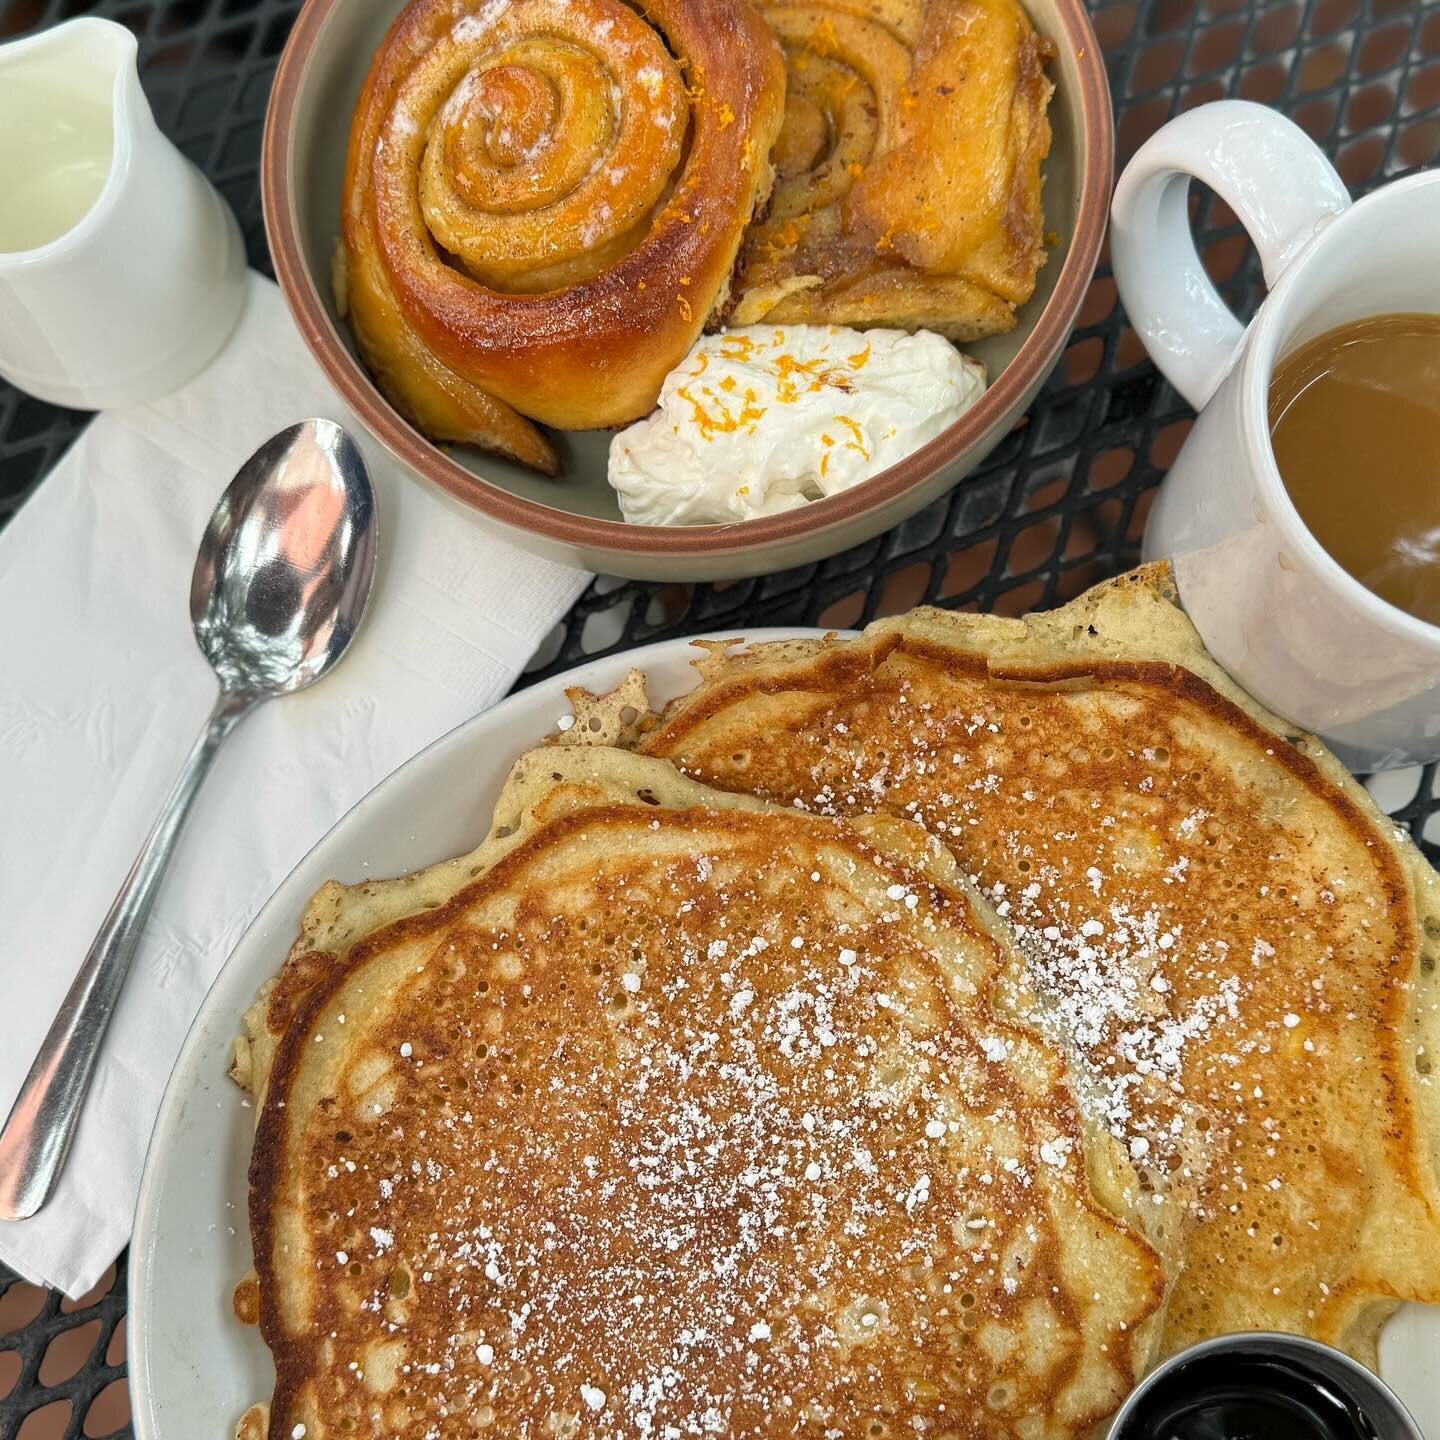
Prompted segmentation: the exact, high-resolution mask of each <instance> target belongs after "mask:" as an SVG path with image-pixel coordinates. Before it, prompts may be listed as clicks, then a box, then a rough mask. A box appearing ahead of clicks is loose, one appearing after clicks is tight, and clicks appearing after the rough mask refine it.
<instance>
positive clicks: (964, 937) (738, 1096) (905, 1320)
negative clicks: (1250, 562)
mask: <svg viewBox="0 0 1440 1440" xmlns="http://www.w3.org/2000/svg"><path fill="white" fill-rule="evenodd" d="M1164 583H1165V576H1164V575H1163V573H1160V572H1153V571H1151V572H1137V573H1136V574H1135V575H1132V576H1128V577H1123V578H1122V579H1121V580H1120V581H1117V582H1112V583H1111V584H1109V585H1107V586H1104V587H1101V588H1100V589H1098V590H1096V591H1092V592H1090V593H1089V594H1088V595H1086V596H1082V597H1081V598H1080V599H1079V600H1077V601H1075V602H1073V603H1072V604H1071V605H1069V606H1066V607H1065V608H1064V609H1062V610H1058V611H1055V612H1052V613H1050V614H1047V615H1040V616H1032V617H1029V618H1027V619H1026V620H1024V621H1007V620H1001V619H996V618H991V617H983V618H977V617H969V616H959V615H951V614H947V613H943V612H939V611H920V612H916V613H915V614H912V615H909V616H905V617H902V618H900V619H896V620H888V621H882V622H879V623H878V624H876V625H874V626H872V627H871V628H870V629H869V630H868V631H866V632H865V634H864V635H862V636H861V637H859V638H857V639H855V640H834V639H832V640H826V641H823V642H820V641H817V642H808V641H806V642H791V643H787V644H783V645H777V646H757V647H754V648H753V649H748V650H741V651H739V652H738V653H734V652H733V650H732V648H731V647H725V646H713V647H710V648H709V649H708V651H707V652H706V653H705V656H704V659H703V660H701V661H700V662H699V666H700V670H701V683H700V686H699V688H698V689H697V690H695V691H694V692H693V693H691V694H690V695H688V696H685V697H683V698H681V699H679V700H676V701H675V702H673V703H672V704H670V705H669V706H667V707H665V708H663V709H662V710H660V711H659V712H658V713H657V712H652V711H650V709H649V705H648V698H647V697H646V696H645V694H644V689H643V677H641V676H639V675H632V677H631V678H630V680H629V681H627V683H626V685H624V686H622V687H621V688H620V689H619V690H618V691H616V692H615V693H614V694H612V695H610V696H603V697H593V696H587V695H585V694H583V693H576V694H575V695H573V696H572V699H573V700H574V702H575V705H576V713H577V718H578V722H579V723H576V724H575V725H573V726H571V728H570V729H569V730H567V731H566V732H564V734H563V735H559V736H555V737H551V738H550V741H549V742H548V743H546V744H543V745H541V746H539V747H538V748H536V749H534V750H532V751H530V752H528V753H527V754H525V755H523V756H522V757H521V758H520V759H519V760H518V761H517V762H516V765H515V768H514V770H513V772H512V774H511V778H510V780H509V782H508V784H507V786H506V788H505V791H504V793H503V794H502V795H501V797H500V801H499V804H498V806H497V810H496V814H495V819H494V823H493V826H492V829H491V832H490V834H489V836H488V837H487V838H486V839H485V840H484V841H483V843H482V844H481V845H480V846H479V848H478V849H477V850H475V851H474V852H473V853H472V854H470V855H467V856H464V857H462V858H460V859H458V860H455V861H450V862H447V863H445V864H442V865H439V866H435V867H432V868H431V869H429V870H425V871H420V872H418V873H416V874H413V875H411V876H408V877H406V878H404V879H401V880H396V881H391V882H371V883H367V884H364V885H359V886H351V887H345V886H340V885H336V884H331V885H327V886H326V887H325V888H324V889H322V890H321V891H320V892H319V894H318V895H317V896H316V897H315V899H314V901H313V902H312V904H311V907H310V910H309V912H308V913H307V916H306V918H305V922H304V926H303V929H302V934H301V936H300V937H299V939H298V940H297V942H296V944H295V946H294V947H293V948H292V951H291V954H290V956H289V958H288V960H287V961H286V963H285V965H284V967H283V969H282V971H281V973H280V975H279V976H278V977H277V979H276V980H275V981H274V982H272V983H271V984H270V985H268V986H267V987H266V989H265V990H264V991H263V992H262V994H261V996H260V998H259V1000H258V1001H257V1003H256V1006H255V1007H254V1008H253V1009H252V1011H251V1012H250V1014H249V1015H248V1016H247V1017H246V1025H245V1030H246V1034H245V1037H244V1038H243V1039H242V1040H241V1041H240V1042H239V1043H238V1045H237V1060H236V1074H237V1078H238V1079H240V1080H241V1082H242V1083H243V1084H245V1085H246V1086H247V1087H248V1088H249V1089H251V1090H252V1091H253V1092H254V1093H255V1095H256V1096H257V1098H258V1099H260V1100H261V1101H262V1102H263V1103H260V1104H258V1105H257V1107H256V1108H257V1112H258V1116H259V1119H258V1129H257V1134H256V1142H255V1150H254V1159H253V1163H252V1168H251V1220H252V1231H253V1235H254V1240H255V1249H256V1271H257V1275H256V1277H253V1278H252V1279H251V1281H250V1282H249V1283H248V1284H247V1286H245V1287H243V1290H242V1294H243V1296H244V1303H243V1304H240V1305H238V1306H237V1309H240V1310H241V1311H243V1312H245V1313H247V1314H251V1313H258V1317H259V1320H260V1323H261V1327H262V1330H263V1333H264V1337H265V1339H266V1341H267V1343H268V1344H269V1345H270V1347H271V1349H272V1351H273V1352H274V1355H275V1360H276V1371H277V1383H276V1391H275V1396H274V1399H273V1401H272V1402H271V1403H270V1405H268V1406H257V1407H256V1408H255V1409H254V1410H253V1411H252V1412H250V1414H249V1415H247V1416H246V1417H245V1420H244V1421H243V1422H242V1434H244V1435H247V1436H255V1437H263V1436H269V1437H292V1440H293V1437H297V1436H309V1437H324V1440H331V1437H339V1436H360V1435H382V1434H383V1435H395V1436H402V1437H406V1440H411V1437H413V1440H420V1437H429V1440H461V1437H464V1440H474V1437H478V1436H481V1435H483V1434H485V1433H486V1432H487V1431H493V1433H495V1434H498V1435H506V1436H524V1437H529V1436H534V1437H552V1436H570V1435H574V1436H591V1435H593V1436H639V1437H647V1440H648V1437H655V1440H662V1437H681V1436H690V1435H733V1436H742V1435H743V1436H761V1435H764V1436H779V1435H812V1434H813V1435H814V1436H816V1437H840V1436H846V1437H849V1436H865V1437H875V1440H880V1437H884V1436H900V1435H924V1436H927V1437H930V1436H950V1437H972V1436H973V1437H1017V1440H1048V1437H1079V1436H1083V1435H1085V1434H1086V1433H1087V1432H1088V1431H1089V1430H1090V1429H1091V1428H1092V1427H1093V1426H1094V1425H1095V1424H1096V1422H1097V1421H1099V1420H1101V1419H1102V1418H1103V1417H1104V1416H1106V1415H1107V1414H1109V1413H1110V1412H1111V1411H1113V1410H1114V1408H1115V1407H1116V1406H1117V1405H1118V1404H1119V1402H1120V1401H1121V1400H1122V1399H1123V1397H1124V1395H1125V1393H1126V1392H1127V1390H1128V1389H1129V1388H1130V1386H1131V1385H1133V1383H1134V1381H1135V1379H1136V1378H1137V1377H1138V1375H1140V1374H1141V1373H1143V1371H1144V1370H1145V1369H1146V1368H1147V1367H1148V1366H1149V1365H1150V1364H1152V1363H1153V1362H1154V1361H1155V1360H1156V1359H1157V1358H1158V1357H1159V1356H1161V1355H1163V1354H1165V1353H1169V1352H1171V1351H1173V1350H1174V1349H1177V1348H1179V1347H1180V1346H1183V1345H1184V1344H1186V1343H1188V1342H1189V1341H1191V1340H1194V1339H1197V1338H1200V1337H1202V1336H1205V1335H1209V1334H1214V1333H1219V1332H1221V1331H1225V1330H1234V1329H1244V1328H1276V1329H1284V1330H1291V1331H1296V1332H1299V1333H1303V1334H1309V1335H1314V1336H1317V1337H1319V1338H1321V1339H1324V1340H1328V1341H1330V1342H1332V1343H1335V1344H1339V1345H1342V1346H1344V1347H1345V1348H1346V1349H1348V1350H1350V1351H1351V1353H1353V1354H1356V1355H1357V1356H1358V1357H1359V1358H1361V1359H1362V1360H1365V1361H1367V1362H1368V1363H1371V1364H1373V1363H1374V1361H1375V1344H1376V1337H1377V1334H1378V1330H1379V1326H1380V1324H1381V1322H1382V1321H1383V1319H1384V1317H1385V1316H1386V1315H1387V1314H1388V1313H1389V1311H1390V1309H1392V1308H1393V1306H1394V1305H1395V1304H1396V1303H1397V1302H1398V1301H1399V1300H1402V1299H1414V1300H1429V1301H1435V1300H1437V1299H1440V1171H1437V1145H1440V1095H1437V1091H1436V1086H1435V1083H1434V1081H1433V1080H1432V1078H1431V1074H1430V1071H1431V1060H1432V1059H1433V1057H1434V1056H1435V1055H1436V1054H1437V1047H1440V1037H1437V1031H1440V981H1437V979H1436V975H1435V959H1436V955H1437V953H1440V879H1437V877H1436V875H1435V873H1434V872H1433V871H1432V870H1431V869H1430V868H1429V867H1428V866H1427V865H1426V864H1425V863H1424V861H1423V860H1422V859H1421V858H1420V856H1419V855H1418V853H1417V852H1416V851H1415V849H1414V847H1413V846H1412V845H1411V844H1410V843H1409V841H1408V840H1407V839H1406V838H1405V837H1404V836H1403V835H1401V834H1399V833H1397V831H1396V830H1395V827H1393V826H1392V825H1391V824H1389V822H1387V821H1386V820H1385V819H1384V818H1383V817H1382V816H1381V815H1380V814H1379V813H1378V812H1377V811H1376V810H1375V809H1374V807H1373V806H1372V805H1371V804H1370V802H1369V800H1368V798H1367V797H1366V796H1365V794H1364V792H1363V791H1362V790H1360V788H1359V787H1358V786H1357V785H1356V784H1355V783H1354V781H1353V780H1351V779H1350V777H1349V776H1348V775H1346V774H1345V773H1344V772H1343V770H1341V768H1340V767H1339V766H1338V765H1337V764H1336V762H1335V761H1334V760H1333V759H1332V758H1331V757H1330V756H1328V755H1327V754H1326V753H1325V752H1324V751H1323V749H1321V748H1320V747H1319V746H1318V745H1317V744H1316V742H1315V741H1314V740H1313V739H1311V738H1309V737H1307V736H1303V735H1298V734H1295V733H1294V732H1293V731H1290V730H1287V728H1286V727H1285V726H1284V725H1283V724H1282V722H1280V721H1278V720H1276V719H1275V718H1274V717H1272V716H1269V715H1267V714H1265V713H1264V712H1263V711H1262V710H1261V709H1260V708H1259V707H1258V706H1257V705H1255V703H1254V702H1253V701H1251V700H1250V699H1249V698H1248V697H1246V696H1245V695H1243V694H1241V693H1240V692H1239V691H1238V690H1237V689H1236V688H1235V686H1234V685H1233V683H1232V682H1231V681H1230V680H1229V679H1228V678H1227V677H1226V676H1225V675H1224V674H1223V673H1222V672H1220V671H1219V670H1218V668H1217V667H1216V666H1215V665H1214V663H1213V661H1211V660H1210V659H1209V657H1208V656H1206V655H1205V653H1204V651H1203V650H1202V649H1201V648H1200V646H1199V642H1198V640H1197V639H1196V638H1195V635H1194V632H1193V630H1192V629H1191V628H1190V626H1189V624H1188V622H1187V621H1186V620H1185V619H1184V617H1183V615H1182V614H1181V613H1180V612H1179V611H1178V610H1177V609H1176V608H1175V607H1174V606H1173V604H1171V603H1170V600H1169V598H1168V596H1167V594H1166V592H1165V589H1164ZM656 698H657V699H658V698H660V697H656Z"/></svg>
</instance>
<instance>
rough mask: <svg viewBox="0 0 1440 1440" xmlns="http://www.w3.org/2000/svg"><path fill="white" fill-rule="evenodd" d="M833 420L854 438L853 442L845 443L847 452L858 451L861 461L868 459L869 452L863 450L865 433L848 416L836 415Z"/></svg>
mask: <svg viewBox="0 0 1440 1440" xmlns="http://www.w3.org/2000/svg"><path fill="white" fill-rule="evenodd" d="M835 418H836V420H838V421H839V422H840V424H842V425H844V426H845V427H846V428H847V429H848V430H849V431H850V433H851V434H852V435H853V436H854V437H855V438H854V439H853V440H847V441H846V442H845V448H846V449H847V450H858V451H859V452H860V457H861V459H863V460H868V459H869V458H870V452H869V451H868V450H867V449H866V448H865V432H864V431H863V430H862V429H861V428H860V427H859V426H858V425H857V424H856V423H855V422H854V421H853V420H852V419H851V418H850V417H849V416H848V415H837V416H836V417H835Z"/></svg>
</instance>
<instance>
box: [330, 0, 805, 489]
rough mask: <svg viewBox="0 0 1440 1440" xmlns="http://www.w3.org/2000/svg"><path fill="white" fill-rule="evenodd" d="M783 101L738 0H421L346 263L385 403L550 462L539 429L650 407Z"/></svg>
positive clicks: (385, 89) (372, 80) (707, 294)
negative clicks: (632, 0)
mask: <svg viewBox="0 0 1440 1440" xmlns="http://www.w3.org/2000/svg"><path fill="white" fill-rule="evenodd" d="M783 95H784V74H783V70H782V67H781V62H780V56H779V52H778V50H777V48H776V45H775V42H774V41H773V40H772V38H771V37H770V35H769V32H768V31H767V30H766V28H765V26H764V24H763V22H762V21H761V20H760V18H759V16H758V15H757V14H756V12H755V11H754V9H753V8H752V7H751V6H750V5H749V4H748V3H746V0H648V3H646V4H643V5H640V6H637V7H634V8H632V7H631V6H628V5H625V4H622V3H620V0H484V3H481V0H413V3H411V4H410V5H409V6H407V7H406V9H405V10H404V11H402V13H401V14H400V16H399V18H398V19H397V20H396V22H395V24H394V25H393V26H392V27H391V30H390V33H389V34H388V36H387V37H386V40H385V43H384V44H383V45H382V46H381V48H380V51H379V52H378V54H377V55H376V57H375V60H374V63H373V65H372V67H371V70H370V74H369V76H368V78H367V79H366V82H365V87H364V90H363V91H362V93H361V96H360V101H359V104H358V105H357V107H356V110H355V116H354V120H353V122H352V129H351V136H350V153H349V161H348V165H347V171H346V180H345V198H344V259H345V264H344V266H343V267H342V273H341V275H340V277H339V279H340V286H341V288H342V289H343V291H344V294H345V299H346V302H347V303H346V308H348V313H349V319H350V323H351V326H352V328H353V331H354V334H355V338H356V341H357V343H358V345H359V347H360V350H361V353H362V355H363V356H364V358H365V360H366V361H367V363H368V364H369V366H370V369H371V370H372V372H373V373H374V375H375V377H376V379H377V381H378V382H379V384H380V385H381V387H382V389H384V391H385V393H386V394H387V395H388V396H389V398H390V400H391V401H392V403H394V404H395V405H396V406H397V408H398V409H400V410H401V411H402V412H403V413H404V414H406V415H407V417H408V418H409V419H410V420H411V421H412V422H413V423H415V424H416V425H417V426H418V427H419V428H420V429H421V430H422V431H424V432H425V433H426V434H427V435H429V436H430V437H431V438H432V439H436V440H443V441H458V442H462V443H470V444H475V445H479V446H482V447H483V448H485V449H489V450H495V451H499V452H500V453H502V454H506V455H510V456H513V457H514V458H516V459H518V460H521V461H524V462H525V463H526V464H529V465H533V466H535V467H536V468H537V469H541V470H546V471H549V472H552V473H553V471H554V469H555V458H554V453H553V451H552V450H551V448H550V446H549V444H548V442H547V441H546V440H545V439H544V437H543V436H542V435H541V433H540V432H539V431H538V430H537V429H536V427H535V426H534V425H533V424H532V423H530V422H531V421H533V420H538V421H541V422H543V423H545V424H548V425H553V426H556V427H558V428H561V429H587V428H594V427H603V426H611V425H619V424H623V423H625V422H627V421H630V420H633V419H635V418H637V417H638V416H640V415H642V414H644V413H645V412H646V411H647V410H648V409H649V408H650V407H651V406H652V405H653V404H654V402H655V397H656V396H657V395H658V394H659V391H660V384H661V382H662V381H663V380H664V378H665V376H666V374H667V373H668V372H669V371H670V370H671V369H673V368H674V366H675V365H676V364H677V363H678V362H679V360H680V359H681V357H682V356H684V354H685V353H686V351H687V350H688V349H689V348H690V345H691V344H692V343H693V342H694V340H695V338H696V336H697V335H698V334H699V333H700V330H701V328H702V327H703V326H704V324H705V322H706V320H707V319H708V318H709V317H710V316H711V314H712V312H713V311H714V310H715V309H716V308H717V306H718V305H720V304H722V303H723V302H724V300H725V299H726V296H727V291H728V285H729V278H730V273H731V271H732V269H733V267H734V262H735V256H736V253H737V251H738V249H739V245H740V240H741V236H742V234H743V231H744V228H745V226H746V224H747V222H748V221H749V220H750V218H751V215H752V213H753V212H754V210H755V209H756V207H757V206H758V205H759V204H760V203H761V202H762V201H763V200H764V199H765V197H766V196H767V195H768V193H769V189H770V181H771V171H770V164H769V158H768V157H769V154H770V148H771V145H772V143H773V141H774V139H775V136H776V134H777V133H778V131H779V127H780V123H781V119H782V104H783ZM527 417H528V418H527Z"/></svg>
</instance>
